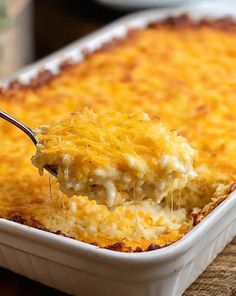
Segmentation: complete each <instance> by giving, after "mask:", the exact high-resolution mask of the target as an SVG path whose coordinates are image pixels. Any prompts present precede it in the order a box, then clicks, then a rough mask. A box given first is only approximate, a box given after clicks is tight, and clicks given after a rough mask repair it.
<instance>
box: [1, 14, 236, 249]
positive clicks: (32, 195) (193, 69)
mask: <svg viewBox="0 0 236 296" xmlns="http://www.w3.org/2000/svg"><path fill="white" fill-rule="evenodd" d="M235 42H236V23H235V22H234V21H232V20H230V19H221V20H216V21H208V20H200V21H192V20H190V19H189V18H188V17H186V16H181V17H177V18H169V19H166V20H164V21H161V22H156V23H152V24H150V25H148V26H147V27H146V28H144V29H137V30H133V31H130V32H129V33H128V34H127V36H126V37H125V38H123V39H122V40H113V41H111V42H110V43H109V44H106V45H104V46H103V47H102V48H101V49H100V50H98V51H96V52H94V53H91V54H88V53H85V57H84V61H82V62H80V63H75V64H73V63H70V62H67V63H64V64H62V65H61V71H60V73H59V74H58V75H53V74H52V73H51V72H50V71H48V70H44V71H42V72H41V73H39V75H38V77H36V78H35V79H33V80H32V81H31V82H30V83H29V84H27V85H23V84H21V83H19V82H17V81H15V82H12V83H11V85H10V86H9V87H8V88H7V89H2V90H1V94H0V107H1V109H2V110H4V111H6V112H8V113H9V114H12V115H13V116H15V117H16V118H17V119H19V120H22V121H23V122H25V123H26V124H28V125H29V126H30V127H32V128H36V127H38V126H43V125H45V126H48V125H51V124H52V123H53V122H55V121H60V120H63V118H64V116H65V115H66V114H68V113H70V112H73V111H74V110H76V109H77V108H84V107H88V108H89V109H91V110H92V111H94V112H100V111H102V112H116V111H118V112H120V113H136V112H147V113H148V114H149V115H150V117H152V116H154V115H156V114H158V116H159V117H160V118H161V122H162V123H163V124H164V125H165V126H167V128H169V129H170V130H177V131H178V133H179V134H181V135H182V136H184V137H185V138H186V139H187V140H188V142H189V143H190V145H191V146H192V147H193V148H194V149H195V150H196V151H197V154H196V157H195V161H194V167H195V170H196V172H197V174H198V177H197V178H195V179H193V180H192V181H191V182H189V183H188V184H187V185H186V186H185V187H184V188H183V189H181V190H173V191H170V192H169V194H168V195H167V196H166V197H165V198H164V199H163V200H162V201H161V202H160V203H159V204H158V205H157V204H156V203H153V202H152V201H150V200H143V201H141V202H140V203H139V204H138V205H134V204H133V203H132V202H126V203H125V204H124V205H123V206H118V207H116V208H115V209H114V211H112V212H111V211H109V210H108V208H107V207H106V206H104V205H99V204H97V203H96V202H95V201H94V200H89V199H88V198H87V197H86V196H72V197H70V198H68V197H67V196H66V195H64V194H62V193H61V192H60V190H59V188H58V185H57V184H56V182H55V180H54V178H51V179H50V178H49V176H48V175H46V174H45V175H44V176H42V177H39V176H38V172H37V169H36V168H34V167H33V166H32V164H31V160H30V159H31V156H32V155H33V154H34V149H35V147H33V145H32V143H31V142H30V140H28V139H27V138H26V137H25V136H24V135H23V134H22V132H20V131H18V130H17V129H16V128H14V127H12V126H10V124H8V123H6V122H4V121H0V136H1V150H0V155H1V162H0V182H1V186H0V215H1V216H2V217H3V218H6V219H11V220H13V221H16V222H19V223H23V224H26V225H30V226H33V227H37V228H40V229H43V230H47V231H51V232H54V233H57V234H61V235H66V236H69V237H73V238H75V239H78V240H81V241H85V242H87V243H91V244H94V245H97V246H99V247H104V248H109V249H112V250H117V251H124V252H141V251H146V250H153V249H157V248H160V247H163V246H166V245H168V244H171V243H172V242H174V241H176V240H178V239H180V238H181V237H182V236H183V235H184V234H185V233H186V232H188V231H189V230H191V228H192V227H194V225H196V224H197V223H199V222H200V221H201V220H202V219H203V218H204V217H205V216H206V215H207V214H208V213H209V212H210V211H211V210H212V209H213V208H214V207H216V206H217V205H218V204H219V203H220V202H221V201H223V200H224V199H226V198H227V197H228V195H229V193H230V192H232V191H233V190H234V189H235V187H236V186H235V181H236V158H235V150H236V140H235V139H236V112H235V96H236V94H235V90H236V72H235V69H236V47H235Z"/></svg>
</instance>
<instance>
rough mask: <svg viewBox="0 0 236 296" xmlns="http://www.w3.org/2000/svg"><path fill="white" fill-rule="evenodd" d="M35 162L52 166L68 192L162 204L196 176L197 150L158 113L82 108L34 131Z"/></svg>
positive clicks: (113, 201)
mask: <svg viewBox="0 0 236 296" xmlns="http://www.w3.org/2000/svg"><path fill="white" fill-rule="evenodd" d="M35 134H36V139H37V144H36V147H37V151H36V153H35V155H34V156H33V158H32V163H33V164H34V165H35V166H36V167H37V168H38V169H39V172H40V174H43V170H44V168H51V170H53V171H54V172H56V174H57V178H58V182H59V184H60V188H61V190H62V191H63V192H64V193H66V194H67V195H68V196H72V195H86V196H88V197H89V198H90V199H94V200H96V202H97V203H99V204H105V205H107V207H108V208H114V207H116V206H118V205H121V204H124V202H126V201H137V202H138V201H140V200H143V199H152V200H154V201H156V202H157V203H159V202H160V201H161V200H162V199H163V198H164V197H165V196H167V195H168V194H169V193H170V192H171V191H174V190H176V189H182V188H183V187H185V185H186V184H187V183H188V182H189V181H190V180H192V179H193V178H195V177H196V173H195V172H194V170H193V158H194V154H195V151H194V150H193V148H191V146H190V145H189V144H188V143H187V140H186V139H185V138H183V137H181V136H179V135H177V133H174V132H170V131H168V130H167V129H166V128H165V127H164V126H163V125H162V123H161V122H160V121H159V118H158V117H157V116H154V117H152V118H150V117H149V115H148V114H146V113H143V112H139V113H133V114H124V113H119V112H106V113H94V112H93V111H91V110H89V109H84V110H80V111H78V112H75V113H73V114H71V115H70V116H69V117H67V118H65V119H64V120H62V121H60V122H58V123H56V124H54V125H51V126H48V127H40V128H39V129H38V130H37V131H35Z"/></svg>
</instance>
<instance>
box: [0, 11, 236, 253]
mask: <svg viewBox="0 0 236 296" xmlns="http://www.w3.org/2000/svg"><path fill="white" fill-rule="evenodd" d="M147 27H148V28H152V29H158V28H160V27H167V28H170V29H173V28H174V29H199V28H204V27H208V28H209V27H210V28H213V29H218V30H223V31H227V32H232V33H236V21H235V20H233V19H232V18H231V17H224V18H219V19H217V20H210V19H207V18H202V19H200V20H197V21H196V20H193V19H191V17H189V16H188V15H187V14H182V15H180V16H175V17H168V18H166V19H164V20H161V21H155V22H151V23H149V24H148V25H147ZM140 30H142V29H131V30H129V31H128V33H127V35H126V36H125V37H123V38H113V39H112V40H110V41H109V42H106V43H104V44H103V45H102V46H101V47H100V48H99V49H97V50H96V51H93V52H90V51H89V50H87V49H86V48H85V49H83V50H81V52H82V54H83V60H82V61H84V60H85V59H87V58H89V56H91V55H92V54H94V53H95V52H103V51H109V50H111V49H113V48H115V47H117V46H119V45H122V44H123V43H125V42H127V41H130V40H132V36H135V34H136V32H138V31H140ZM76 64H78V62H73V61H72V60H69V59H68V60H63V61H62V63H60V64H59V73H57V74H54V73H52V72H51V71H50V70H49V69H42V70H41V71H39V72H38V74H37V75H36V76H35V77H34V78H33V79H31V81H30V82H29V83H27V84H24V83H22V82H21V81H20V80H13V81H11V82H10V84H9V85H8V87H7V88H6V90H7V89H16V90H17V89H38V88H40V87H43V86H44V85H46V84H48V83H49V82H50V81H51V80H52V79H54V78H55V77H57V76H59V75H60V74H61V73H63V71H66V69H68V68H70V67H73V65H76ZM0 91H4V90H3V89H0ZM234 190H236V183H232V185H231V187H230V190H229V192H228V193H227V194H225V195H223V196H220V197H218V198H217V199H216V200H215V201H213V202H212V203H211V204H210V207H209V208H208V209H205V207H204V208H203V209H202V210H201V211H200V212H198V213H197V214H195V213H191V217H192V226H193V227H194V226H196V225H197V224H199V223H200V222H201V221H202V220H203V219H204V217H205V216H206V215H208V214H209V213H210V212H211V211H213V210H214V209H215V208H216V207H217V206H218V205H219V204H221V203H222V202H223V201H224V200H225V199H227V198H228V196H229V194H230V193H231V192H233V191H234ZM8 220H11V221H14V222H17V223H20V224H23V225H27V226H31V227H34V228H37V229H40V230H44V231H47V232H51V233H55V234H57V235H61V236H64V237H69V236H67V235H66V234H65V233H63V232H62V231H61V230H58V231H56V232H52V231H50V230H49V229H47V228H45V227H44V226H43V225H42V224H41V223H40V221H37V220H36V219H35V218H33V217H32V218H30V219H25V218H24V216H23V215H22V214H21V213H13V214H12V215H10V216H9V218H8ZM190 230H191V229H190ZM70 238H72V239H75V238H74V237H70ZM91 245H94V246H98V245H97V243H96V242H94V243H91ZM167 245H169V244H166V245H162V246H159V245H157V244H150V245H149V246H148V248H147V249H146V250H144V249H142V248H141V247H137V248H136V249H135V250H132V249H131V247H127V246H126V245H125V243H123V242H116V243H114V244H111V245H108V246H106V247H105V249H109V250H113V251H119V252H136V253H138V252H144V251H153V250H157V249H159V248H163V247H165V246H167Z"/></svg>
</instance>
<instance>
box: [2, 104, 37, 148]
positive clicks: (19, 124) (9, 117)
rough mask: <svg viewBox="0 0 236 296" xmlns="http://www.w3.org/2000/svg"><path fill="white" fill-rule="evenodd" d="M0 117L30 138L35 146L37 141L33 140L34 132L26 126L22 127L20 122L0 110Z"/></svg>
mask: <svg viewBox="0 0 236 296" xmlns="http://www.w3.org/2000/svg"><path fill="white" fill-rule="evenodd" d="M0 117H1V118H3V119H5V120H6V121H8V122H10V123H12V124H14V125H15V126H16V127H18V128H19V129H21V130H22V131H23V132H24V133H25V134H26V135H27V136H28V137H30V139H31V140H32V141H33V143H34V144H35V145H36V144H37V140H36V138H35V135H34V132H33V131H32V129H30V128H29V127H28V126H26V125H24V124H23V123H22V122H20V121H18V120H16V119H15V118H14V117H12V116H10V115H8V114H6V113H5V112H3V111H1V110H0Z"/></svg>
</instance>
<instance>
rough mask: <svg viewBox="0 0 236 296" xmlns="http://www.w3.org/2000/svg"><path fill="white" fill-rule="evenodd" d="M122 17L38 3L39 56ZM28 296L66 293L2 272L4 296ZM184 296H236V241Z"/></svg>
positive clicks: (84, 1)
mask: <svg viewBox="0 0 236 296" xmlns="http://www.w3.org/2000/svg"><path fill="white" fill-rule="evenodd" d="M122 15H124V13H123V12H116V11H111V10H108V9H106V8H104V7H100V6H97V5H96V4H95V3H93V2H92V1H89V0H79V1H78V0H70V1H66V0H60V1H58V0H35V50H36V52H35V53H36V55H35V57H36V59H38V58H40V57H42V56H46V55H48V54H49V53H51V52H54V51H55V50H57V49H59V48H61V47H63V46H64V45H66V44H68V43H70V42H72V41H74V40H76V39H78V38H80V37H81V36H83V35H85V34H87V33H90V32H91V31H94V30H96V29H97V28H99V27H101V26H103V25H105V24H107V23H109V22H111V21H112V20H114V19H117V18H118V17H120V16H122ZM49 24H50V25H49ZM55 32H60V33H59V34H58V35H57V34H56V33H55ZM25 295H27V296H31V295H32V296H47V295H48V296H49V295H50V296H51V295H52V296H54V295H55V296H60V295H61V296H62V295H65V294H63V293H60V292H58V291H55V290H53V289H50V288H47V287H45V286H42V285H40V284H38V283H36V282H33V281H31V280H28V279H26V278H23V277H21V276H18V275H15V274H13V273H11V272H9V271H7V270H4V269H0V296H25ZM81 296H83V295H81ZM166 296H168V295H166ZM184 296H236V239H235V240H234V241H233V242H232V243H231V244H230V245H228V246H227V247H226V248H225V250H224V251H223V252H222V254H221V255H219V256H218V257H217V258H216V259H215V261H214V262H213V263H212V264H211V265H210V266H209V267H208V268H207V270H206V271H205V272H204V273H203V274H202V275H201V276H200V277H199V278H198V279H197V280H196V282H195V283H194V284H192V286H191V287H190V288H189V289H188V290H187V291H186V292H185V294H184Z"/></svg>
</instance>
